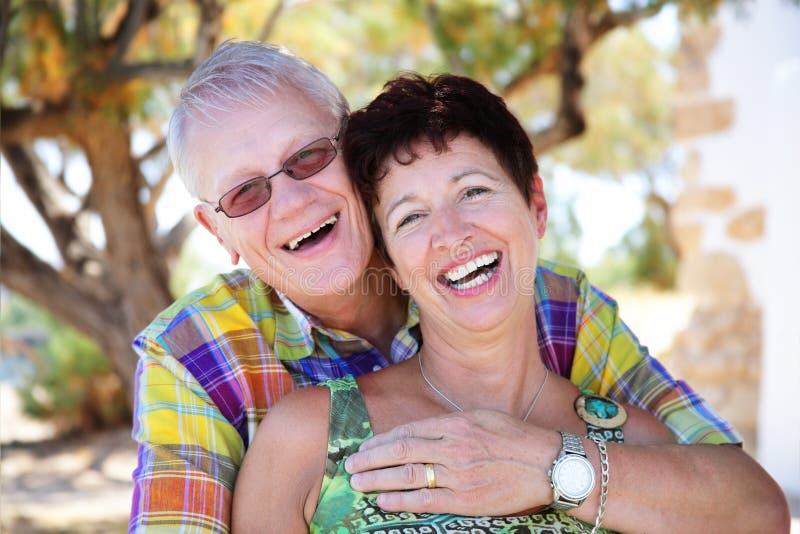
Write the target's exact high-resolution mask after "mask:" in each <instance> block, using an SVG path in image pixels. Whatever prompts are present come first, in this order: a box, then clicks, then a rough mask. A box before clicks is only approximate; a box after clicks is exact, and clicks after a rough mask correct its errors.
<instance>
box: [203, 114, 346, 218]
mask: <svg viewBox="0 0 800 534" xmlns="http://www.w3.org/2000/svg"><path fill="white" fill-rule="evenodd" d="M346 127H347V118H346V117H345V118H343V119H342V122H341V124H340V126H339V130H338V131H337V132H336V135H334V136H333V137H320V138H319V139H315V140H313V141H311V142H310V143H308V144H305V145H303V146H302V147H300V148H299V149H298V150H296V151H295V152H293V153H292V154H291V155H290V156H289V157H288V158H286V159H285V160H284V161H283V163H282V164H281V168H280V169H278V170H277V171H275V172H273V173H272V174H270V175H269V176H256V177H255V178H250V179H249V180H246V181H244V182H242V183H240V184H238V185H237V186H236V187H233V188H231V189H230V190H228V191H226V192H225V194H223V195H222V196H221V197H219V200H218V201H217V204H216V206H214V204H213V203H212V202H208V201H203V202H206V203H207V204H211V205H212V206H214V212H215V213H222V214H224V215H225V216H226V217H228V218H229V219H236V218H238V217H244V216H245V215H248V214H250V213H253V212H254V211H256V210H257V209H258V208H260V207H261V206H263V205H264V204H266V203H267V202H269V200H270V199H271V198H272V187H271V185H270V180H271V179H272V178H274V177H275V176H277V175H279V174H280V173H282V172H283V173H286V175H287V176H288V177H289V178H291V179H293V180H297V181H302V180H305V179H306V178H311V177H312V176H314V175H315V174H318V173H319V172H320V171H322V170H323V169H325V168H326V167H327V166H328V165H330V164H331V163H332V162H333V160H335V159H336V156H337V155H338V154H339V151H338V150H337V148H336V144H335V143H337V142H338V141H339V138H340V137H341V135H342V133H343V132H344V130H345V128H346ZM320 141H328V143H329V144H330V146H331V149H333V157H331V158H330V159H329V160H328V161H327V162H326V163H325V165H323V166H321V167H320V168H319V169H317V170H315V171H314V172H312V173H311V174H307V175H305V176H303V177H302V178H298V177H297V176H293V175H292V172H291V169H289V168H287V163H288V162H289V161H291V160H292V159H294V158H295V157H297V155H298V154H300V153H302V152H303V151H304V150H307V149H308V148H309V147H310V146H313V145H315V144H317V143H319V142H320ZM262 181H264V183H265V185H266V187H265V189H266V190H267V191H268V194H267V197H266V199H265V200H264V202H262V203H261V204H259V205H258V206H255V207H254V208H252V209H250V210H248V211H245V212H243V213H236V214H235V215H232V214H230V213H228V211H226V210H225V208H223V207H222V203H223V201H224V200H225V198H226V197H228V196H230V195H232V194H234V193H236V192H237V191H240V190H241V189H242V187H244V186H246V185H247V184H250V183H259V182H262Z"/></svg>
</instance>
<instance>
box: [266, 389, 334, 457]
mask: <svg viewBox="0 0 800 534" xmlns="http://www.w3.org/2000/svg"><path fill="white" fill-rule="evenodd" d="M330 395H331V393H330V390H329V389H328V388H326V387H321V386H310V387H304V388H301V389H298V390H295V391H292V392H291V393H289V394H288V395H286V396H285V397H284V398H282V399H281V400H280V402H278V403H277V404H276V405H275V406H273V407H272V409H271V410H270V411H269V412H267V415H266V416H264V419H263V420H262V421H261V424H259V426H258V430H257V431H256V435H255V437H254V440H253V444H256V443H257V442H260V441H265V440H270V441H271V440H273V439H274V440H277V441H280V442H283V443H286V440H290V441H295V440H307V439H308V438H309V437H311V436H312V435H317V436H318V435H320V433H323V434H324V435H327V427H328V415H329V406H330ZM276 434H278V435H276Z"/></svg>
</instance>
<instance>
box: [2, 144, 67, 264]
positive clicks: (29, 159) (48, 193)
mask: <svg viewBox="0 0 800 534" xmlns="http://www.w3.org/2000/svg"><path fill="white" fill-rule="evenodd" d="M2 150H3V156H5V158H6V161H7V162H8V165H9V167H11V171H12V172H13V173H14V177H15V178H16V181H17V183H18V184H19V186H20V188H21V189H22V191H23V192H24V193H25V196H27V197H28V200H29V201H30V202H31V204H32V205H33V207H34V208H35V209H36V212H37V213H38V214H39V216H40V217H41V218H42V220H43V221H44V223H45V224H46V225H47V228H48V229H49V230H50V234H51V235H52V236H53V240H54V241H55V243H56V248H58V252H59V254H60V255H61V258H62V259H63V260H64V262H65V263H68V264H70V266H71V267H75V266H76V264H75V262H74V261H73V260H75V258H72V257H70V256H71V255H70V254H69V252H68V251H69V248H70V244H71V243H72V242H73V241H75V240H76V239H78V237H77V236H76V235H75V231H76V230H77V227H76V225H75V219H74V217H73V216H72V215H71V214H68V213H67V212H66V211H65V210H64V209H63V207H62V206H61V205H60V203H59V202H58V201H57V200H56V198H55V197H56V193H55V191H54V190H53V189H54V187H53V186H54V185H55V183H52V181H51V183H50V184H49V185H50V187H47V185H46V184H47V178H46V177H45V175H46V174H47V170H46V169H45V168H44V165H43V164H42V162H41V160H40V159H39V158H38V156H37V155H36V153H35V152H33V150H32V149H30V148H28V147H26V146H24V145H21V144H5V143H4V144H3V147H2Z"/></svg>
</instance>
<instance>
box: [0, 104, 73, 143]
mask: <svg viewBox="0 0 800 534" xmlns="http://www.w3.org/2000/svg"><path fill="white" fill-rule="evenodd" d="M71 121H72V117H71V114H70V113H69V111H68V110H67V108H66V106H60V105H59V106H45V107H44V109H42V110H36V111H34V110H33V109H32V108H2V109H0V123H2V125H3V127H2V129H0V140H2V142H3V143H28V142H32V141H34V140H35V139H38V138H40V137H58V136H60V135H63V134H64V132H65V131H66V128H65V124H67V123H69V122H71Z"/></svg>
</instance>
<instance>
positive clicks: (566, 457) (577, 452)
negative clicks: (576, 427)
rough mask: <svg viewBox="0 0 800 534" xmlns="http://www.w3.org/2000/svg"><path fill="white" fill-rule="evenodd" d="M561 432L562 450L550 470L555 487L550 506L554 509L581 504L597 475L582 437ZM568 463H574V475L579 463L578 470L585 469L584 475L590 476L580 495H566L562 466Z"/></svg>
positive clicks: (551, 484)
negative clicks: (561, 471)
mask: <svg viewBox="0 0 800 534" xmlns="http://www.w3.org/2000/svg"><path fill="white" fill-rule="evenodd" d="M560 434H561V451H560V452H559V453H558V456H557V457H556V459H555V460H554V461H553V466H552V467H551V468H550V470H549V471H548V476H549V477H550V486H551V487H552V488H553V502H552V504H551V505H550V508H552V509H554V510H569V509H571V508H576V507H578V506H580V505H581V503H583V501H584V500H585V499H586V497H588V496H589V494H590V493H591V492H592V490H593V489H594V484H595V475H594V467H593V466H592V464H591V462H589V458H588V456H587V454H586V450H585V449H584V448H583V442H582V441H581V438H580V437H578V436H577V435H575V434H571V433H569V432H560ZM567 464H571V465H572V468H571V469H569V470H570V471H571V473H572V474H573V475H574V473H575V470H574V468H575V467H576V464H577V467H578V470H579V471H580V470H583V472H584V476H586V477H588V480H589V481H588V484H587V487H585V488H583V489H584V491H583V492H582V493H580V494H578V495H574V496H569V495H566V494H565V491H564V489H563V488H562V487H561V482H562V481H561V480H560V476H561V474H560V468H562V467H563V466H564V465H567Z"/></svg>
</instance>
